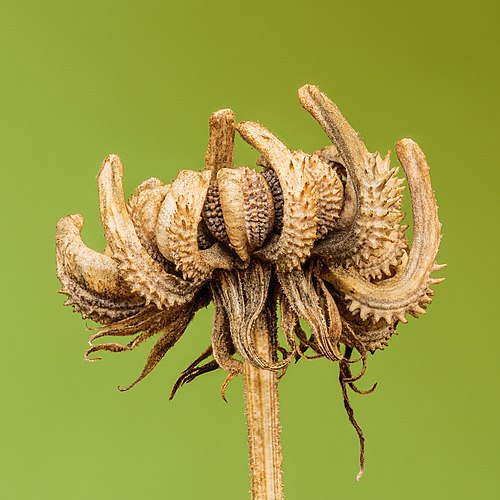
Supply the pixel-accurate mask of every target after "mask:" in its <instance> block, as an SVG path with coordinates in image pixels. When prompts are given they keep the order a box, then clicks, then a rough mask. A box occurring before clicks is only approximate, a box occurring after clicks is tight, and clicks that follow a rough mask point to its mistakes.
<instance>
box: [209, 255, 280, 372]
mask: <svg viewBox="0 0 500 500" xmlns="http://www.w3.org/2000/svg"><path fill="white" fill-rule="evenodd" d="M270 279H271V268H270V266H269V265H268V264H266V263H263V262H260V261H258V260H257V259H255V260H251V261H250V264H249V266H248V267H247V268H245V269H234V270H233V271H232V272H227V271H223V270H220V271H217V275H216V278H215V279H214V280H213V290H214V295H217V296H218V300H220V302H221V304H222V305H223V307H224V310H225V312H226V314H227V317H228V319H229V330H230V334H231V339H232V342H233V344H234V346H235V347H236V349H237V351H238V352H239V353H240V354H241V356H242V357H243V358H244V359H245V360H247V361H248V362H249V363H251V364H252V365H254V366H255V367H257V368H261V369H264V370H273V371H279V370H282V369H283V368H284V367H285V366H286V365H287V364H288V362H289V360H283V361H281V362H276V363H270V362H269V361H267V360H266V359H264V358H263V357H262V356H260V355H259V354H258V352H257V350H256V348H255V345H254V341H253V330H254V327H255V324H256V321H257V318H258V317H259V315H260V314H261V313H262V311H263V309H264V307H265V305H266V301H267V297H268V293H269V283H270Z"/></svg>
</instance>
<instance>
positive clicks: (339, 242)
mask: <svg viewBox="0 0 500 500" xmlns="http://www.w3.org/2000/svg"><path fill="white" fill-rule="evenodd" d="M299 99H300V101H301V104H302V106H303V107H304V108H305V109H306V110H307V111H309V112H310V113H311V114H312V115H313V117H314V118H315V119H316V120H317V121H318V122H319V124H320V125H321V127H322V128H323V129H324V130H325V132H326V133H327V135H328V136H329V138H330V139H331V140H332V142H333V143H334V145H335V146H336V147H337V149H338V156H339V157H340V160H341V162H342V164H343V165H344V166H345V167H346V169H347V172H348V179H349V182H350V183H351V185H352V188H353V189H354V192H355V197H354V200H355V202H354V203H353V202H352V201H349V202H348V203H346V209H347V211H344V213H343V214H342V216H341V219H340V222H341V227H342V228H339V229H340V230H338V231H335V233H332V235H331V237H328V238H325V240H323V241H322V242H320V243H318V245H317V246H316V247H315V249H314V254H315V255H319V256H323V257H327V258H330V259H332V260H333V261H334V262H335V263H336V264H339V265H342V266H345V267H346V268H349V267H351V266H353V267H354V268H355V269H356V270H357V271H358V272H359V273H360V274H361V275H362V276H363V277H366V278H368V279H381V278H382V277H383V275H386V276H389V275H390V274H391V272H392V269H393V268H394V267H397V266H398V265H399V264H400V263H401V258H402V255H403V252H404V250H405V249H406V248H407V242H406V238H405V236H404V231H405V229H406V227H405V226H401V224H400V223H401V221H402V220H403V218H404V214H403V212H402V211H401V198H402V193H401V192H402V190H403V188H402V186H401V183H402V182H403V181H402V180H401V179H398V177H397V169H391V168H390V161H389V156H388V155H387V156H386V157H385V159H383V160H382V158H381V157H380V155H379V154H378V153H375V154H370V153H368V151H367V149H366V147H365V145H364V143H363V141H362V140H361V139H360V137H359V136H358V134H357V133H356V132H355V131H354V129H353V128H352V127H351V126H350V125H349V123H348V122H347V120H346V119H345V118H344V117H343V116H342V114H341V113H340V111H339V110H338V108H337V107H336V106H335V104H333V103H332V101H330V99H328V97H327V96H326V95H325V94H323V93H322V92H320V90H319V88H318V87H314V86H311V85H306V86H304V87H302V88H301V89H299ZM331 153H332V152H331V151H328V150H326V151H324V154H325V155H328V154H331ZM320 154H321V153H320ZM334 161H337V160H336V159H335V158H334ZM349 198H351V197H350V196H349ZM343 219H345V220H343ZM337 227H338V226H337Z"/></svg>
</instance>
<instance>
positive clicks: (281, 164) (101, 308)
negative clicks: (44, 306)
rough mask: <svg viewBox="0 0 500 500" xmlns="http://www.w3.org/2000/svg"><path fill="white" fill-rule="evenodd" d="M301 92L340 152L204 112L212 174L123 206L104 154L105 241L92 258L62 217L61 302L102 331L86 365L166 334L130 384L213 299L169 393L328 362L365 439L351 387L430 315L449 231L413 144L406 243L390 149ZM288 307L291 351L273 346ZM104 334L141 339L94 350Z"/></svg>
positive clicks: (117, 172) (407, 149) (402, 147)
mask: <svg viewBox="0 0 500 500" xmlns="http://www.w3.org/2000/svg"><path fill="white" fill-rule="evenodd" d="M299 99H300V102H301V104H302V106H303V107H304V108H305V109H306V110H307V111H308V112H309V113H310V114H311V115H312V116H313V117H314V118H315V119H316V120H317V121H318V123H319V124H320V125H321V127H322V128H323V130H324V131H325V132H326V134H327V135H328V137H329V138H330V139H331V141H332V143H333V145H330V146H327V147H326V148H323V149H322V150H320V151H317V152H316V153H313V154H307V153H305V152H303V151H293V150H290V149H289V148H287V147H286V146H285V145H284V144H283V143H282V142H281V141H280V140H279V139H278V138H277V137H276V136H275V135H274V134H272V133H271V132H270V131H269V130H267V129H266V128H265V127H264V126H262V125H260V124H258V123H254V122H240V123H238V124H235V122H234V114H233V112H232V111H231V110H221V111H218V112H217V113H214V114H213V115H212V117H211V119H210V138H209V145H208V149H207V155H206V159H205V163H206V168H205V170H201V171H188V170H185V171H181V172H180V173H179V174H178V176H177V177H176V179H175V180H174V181H173V182H172V184H170V185H168V184H164V183H163V182H162V181H160V180H159V179H156V178H153V179H149V180H147V181H145V182H143V183H142V184H141V185H140V186H139V187H138V188H137V190H136V192H135V193H134V194H133V195H132V197H131V198H130V200H129V201H128V203H126V202H125V199H124V194H123V188H122V165H121V162H120V160H119V158H118V157H117V156H115V155H110V156H109V157H107V158H106V160H105V161H104V163H103V165H102V168H101V170H100V173H99V176H98V188H99V200H100V209H101V216H102V222H103V226H104V231H105V236H106V240H107V242H108V247H107V248H106V250H105V251H104V252H103V253H98V252H95V251H93V250H91V249H89V248H88V247H86V246H85V245H84V243H83V242H82V240H81V237H80V231H81V228H82V225H83V217H82V216H81V215H70V216H67V217H64V218H62V219H61V220H60V221H59V223H58V225H57V273H58V277H59V279H60V281H61V283H62V286H63V288H62V293H64V294H66V295H67V296H68V297H69V299H68V301H67V304H70V305H72V306H73V307H74V309H75V310H76V311H78V312H79V313H80V314H81V315H82V316H83V317H84V318H91V319H93V320H95V321H97V322H99V323H101V324H102V325H103V326H102V327H101V328H99V329H98V331H97V333H95V334H94V335H93V336H92V337H91V344H92V347H91V348H90V349H89V350H88V351H87V353H86V357H87V359H89V360H92V361H93V360H95V359H98V358H91V357H90V356H91V355H92V354H93V353H96V352H99V351H112V352H121V351H129V350H132V349H134V348H135V347H136V346H137V345H139V344H141V343H142V342H144V341H146V340H148V339H149V338H152V337H155V336H156V337H157V340H156V343H155V345H154V346H153V348H152V350H151V353H150V355H149V357H148V360H147V362H146V365H145V367H144V370H143V372H142V373H141V375H140V376H139V377H138V378H137V379H136V380H135V382H133V383H132V384H131V385H130V386H129V387H131V386H132V385H134V384H135V383H137V382H138V381H140V380H142V379H143V378H144V377H145V376H146V375H148V374H149V373H150V372H151V371H152V370H153V368H154V367H155V366H156V365H157V363H158V362H159V361H160V360H161V359H162V357H163V356H164V355H165V354H166V352H167V351H168V350H169V349H170V348H171V347H172V346H173V345H174V344H175V342H176V341H177V340H178V339H179V338H180V336H181V335H182V334H183V332H184V330H185V329H186V327H187V325H188V323H189V322H190V320H191V319H192V317H193V315H194V314H195V313H196V311H197V310H198V309H199V308H201V307H204V306H206V305H207V304H208V303H209V302H213V303H214V306H215V308H214V323H213V329H212V336H211V342H210V345H209V347H208V348H207V350H206V351H205V352H204V353H202V355H201V356H200V357H199V358H197V359H196V360H195V362H194V363H193V364H192V365H190V366H189V367H188V368H187V369H186V370H185V371H184V372H183V374H182V376H181V378H180V379H179V381H178V382H177V384H176V386H175V388H174V392H175V390H176V389H177V388H178V387H180V386H181V385H182V384H184V383H186V382H190V381H191V380H193V379H194V378H196V377H197V376H198V375H201V374H202V373H206V372H208V371H212V370H214V369H216V368H219V367H221V368H222V369H223V370H226V371H227V372H228V379H227V380H230V379H231V378H232V377H234V376H236V375H238V374H239V373H241V372H242V361H241V360H242V359H243V361H245V362H248V363H251V364H252V365H253V366H255V367H257V368H260V369H264V370H271V371H279V372H282V371H284V370H285V369H286V367H287V366H288V364H289V362H290V361H291V360H292V359H294V358H300V357H304V358H309V357H326V358H328V359H330V360H332V361H336V362H339V367H340V382H341V385H342V389H343V393H344V401H345V404H346V409H347V411H348V414H349V418H350V420H351V422H352V423H353V425H354V426H355V427H356V430H357V431H358V434H359V436H360V440H361V443H362V444H363V437H362V433H361V430H360V429H359V426H358V425H357V423H356V421H355V420H354V416H353V412H352V409H351V407H350V405H349V402H348V399H347V390H346V388H347V387H351V388H352V389H354V390H356V391H358V392H363V391H360V390H359V389H357V388H356V386H355V382H356V380H357V379H359V378H360V377H361V376H362V375H363V373H364V371H365V367H366V358H367V354H368V353H370V352H374V351H375V350H377V349H383V348H384V347H385V346H386V345H387V342H388V340H389V338H390V337H391V335H392V334H393V333H395V331H396V327H397V325H398V323H399V322H406V315H407V314H408V313H409V314H411V315H413V316H418V315H419V314H423V313H425V312H426V311H425V309H426V307H427V305H428V304H429V303H430V302H431V298H432V295H433V293H434V292H433V291H432V290H431V288H430V287H431V285H433V284H435V283H438V282H439V281H441V279H437V278H433V277H431V273H433V272H434V271H436V270H438V269H439V268H440V267H442V266H439V265H437V264H436V255H437V251H438V247H439V243H440V238H441V233H440V228H441V225H440V223H439V220H438V213H437V205H436V201H435V199H434V195H433V191H432V187H431V182H430V174H429V167H428V165H427V161H426V159H425V156H424V154H423V153H422V151H421V150H420V148H419V147H418V145H417V144H416V143H415V142H414V141H412V140H410V139H402V140H401V141H399V142H398V143H397V144H396V153H397V156H398V158H399V161H400V163H401V166H402V167H403V169H404V171H405V174H406V178H407V182H408V187H409V190H410V194H411V201H412V212H413V240H412V245H411V246H410V245H409V244H408V241H407V239H406V237H405V229H406V228H407V226H405V225H403V224H402V221H403V218H404V214H403V213H402V210H401V199H402V190H403V187H402V185H401V184H402V180H401V179H400V178H399V177H398V176H397V173H398V170H397V169H395V168H391V167H390V161H389V156H388V155H387V156H386V157H385V158H382V157H381V156H380V155H379V154H378V153H370V152H368V150H367V149H366V147H365V145H364V143H363V141H362V140H361V139H360V137H359V135H358V134H357V133H356V132H355V131H354V130H353V128H352V127H351V126H350V125H349V123H348V122H347V121H346V120H345V118H344V117H343V116H342V114H341V113H340V111H339V110H338V109H337V107H336V106H335V105H334V104H333V103H332V102H331V101H330V100H329V99H328V97H327V96H326V95H325V94H323V93H322V92H321V91H320V90H319V89H318V88H317V87H315V86H310V85H306V86H304V87H302V88H301V89H300V90H299ZM235 130H236V131H238V132H239V134H240V135H241V137H242V138H243V139H244V140H245V141H246V142H247V143H248V144H249V145H250V146H253V147H254V148H256V149H257V150H258V151H259V152H260V154H261V158H260V159H259V164H260V165H261V166H262V167H263V171H262V173H259V172H258V171H256V170H253V169H250V168H248V167H239V168H235V167H234V165H233V145H234V133H235ZM278 309H279V311H280V326H281V328H282V330H283V333H284V337H285V339H286V342H287V345H285V346H280V345H279V344H278V340H277V328H278V324H277V314H276V313H277V310H278ZM300 319H303V320H305V322H307V324H308V325H309V328H310V331H309V332H306V331H305V330H304V329H303V328H302V326H301V323H300V321H299V320H300ZM258 322H261V323H264V324H266V325H267V326H266V328H267V329H268V331H269V335H270V337H271V345H272V346H273V350H274V352H273V355H272V356H271V358H267V359H265V358H263V357H262V356H261V355H260V354H259V352H258V350H257V349H256V347H255V345H254V336H253V332H254V329H255V328H256V324H257V323H258ZM109 335H112V336H117V337H120V338H121V337H126V336H129V337H132V340H131V341H130V342H128V343H119V342H110V343H101V344H95V345H94V342H95V341H96V340H97V339H99V338H101V337H103V336H109ZM354 350H356V351H357V352H358V353H359V359H360V360H361V362H362V369H361V373H360V375H358V376H357V377H354V376H353V375H352V374H351V370H350V366H351V364H352V363H353V362H354V361H353V360H352V359H351V355H352V352H353V351H354ZM307 351H310V352H311V351H312V352H313V353H314V354H313V355H312V356H311V355H310V354H307ZM210 357H211V358H213V359H211V360H209V358H210ZM206 360H208V361H206Z"/></svg>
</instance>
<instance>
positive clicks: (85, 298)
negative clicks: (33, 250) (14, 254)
mask: <svg viewBox="0 0 500 500" xmlns="http://www.w3.org/2000/svg"><path fill="white" fill-rule="evenodd" d="M83 220H84V219H83V217H82V216H81V215H68V216H67V217H63V218H62V219H61V220H60V221H59V222H58V224H57V232H56V258H57V276H58V278H59V280H60V281H61V284H62V286H63V288H62V291H61V292H62V293H64V294H66V295H68V297H69V299H68V301H67V304H68V305H72V306H73V308H74V309H75V311H77V312H79V313H80V314H81V315H82V316H83V317H84V318H90V319H92V320H94V321H98V322H100V323H104V324H108V323H110V322H112V321H118V320H120V319H123V318H126V317H128V316H132V315H134V314H136V313H138V312H139V311H140V310H141V309H142V307H143V305H144V299H142V298H141V297H140V296H138V295H136V294H133V293H132V291H131V287H130V285H129V284H128V283H127V282H126V281H125V280H124V279H123V278H122V276H121V275H120V272H119V269H118V263H117V261H116V260H115V259H113V258H112V257H110V256H108V255H104V254H102V253H99V252H95V251H94V250H91V249H90V248H88V247H87V246H86V245H85V244H84V243H83V241H82V238H81V235H80V232H81V230H82V227H83Z"/></svg>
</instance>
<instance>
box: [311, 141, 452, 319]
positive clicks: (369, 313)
mask: <svg viewBox="0 0 500 500" xmlns="http://www.w3.org/2000/svg"><path fill="white" fill-rule="evenodd" d="M396 153H397V155H398V158H399V160H400V162H401V165H402V166H403V169H404V170H405V173H406V177H407V180H408V186H409V189H410V194H411V199H412V216H413V241H412V245H411V249H410V251H409V254H408V258H407V259H404V260H406V262H405V263H403V265H402V266H401V267H402V269H401V270H400V271H399V272H398V274H397V275H396V276H394V277H393V278H390V279H386V280H382V281H380V282H378V283H372V282H370V281H368V280H366V279H364V278H362V277H361V276H360V275H359V274H358V273H356V272H355V271H354V270H352V269H348V270H346V269H344V268H341V267H338V266H332V265H330V266H325V268H324V269H323V272H322V273H321V275H322V277H323V278H324V279H325V280H326V281H328V282H330V283H331V284H332V285H333V286H334V287H335V288H336V289H337V290H338V291H339V292H341V293H342V294H344V296H345V299H346V301H347V303H348V307H349V310H350V311H353V312H354V311H358V312H359V315H360V316H361V318H362V319H366V318H371V319H372V320H373V321H375V322H376V321H378V320H379V319H380V318H384V319H385V320H386V322H387V323H393V322H394V321H397V320H399V321H401V322H406V318H405V314H406V313H410V314H412V315H413V316H417V315H418V314H423V313H425V312H426V311H425V307H426V306H427V304H429V303H430V302H431V301H432V298H431V296H432V295H433V294H434V292H433V291H432V290H431V289H430V286H431V285H433V284H435V283H440V282H441V281H443V278H431V273H432V272H433V271H436V270H438V269H441V268H442V267H444V266H440V265H438V264H436V255H437V252H438V249H439V244H440V241H441V224H440V222H439V219H438V207H437V203H436V199H435V198H434V193H433V191H432V186H431V180H430V169H429V165H428V164H427V160H426V158H425V156H424V154H423V152H422V150H421V149H420V147H419V146H418V145H417V143H416V142H414V141H412V140H411V139H402V140H400V141H399V142H398V143H397V144H396ZM404 260H403V262H404Z"/></svg>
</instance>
